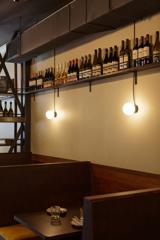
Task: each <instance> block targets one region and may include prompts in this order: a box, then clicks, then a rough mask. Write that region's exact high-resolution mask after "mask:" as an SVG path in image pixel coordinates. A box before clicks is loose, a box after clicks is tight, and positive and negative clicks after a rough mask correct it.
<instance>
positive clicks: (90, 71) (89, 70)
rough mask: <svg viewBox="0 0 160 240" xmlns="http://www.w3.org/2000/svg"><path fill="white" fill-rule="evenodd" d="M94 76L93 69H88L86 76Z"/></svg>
mask: <svg viewBox="0 0 160 240" xmlns="http://www.w3.org/2000/svg"><path fill="white" fill-rule="evenodd" d="M91 76H92V70H91V69H87V70H86V78H90V77H91Z"/></svg>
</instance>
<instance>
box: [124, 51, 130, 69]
mask: <svg viewBox="0 0 160 240" xmlns="http://www.w3.org/2000/svg"><path fill="white" fill-rule="evenodd" d="M128 62H129V57H128V54H125V55H124V64H123V69H126V68H128Z"/></svg>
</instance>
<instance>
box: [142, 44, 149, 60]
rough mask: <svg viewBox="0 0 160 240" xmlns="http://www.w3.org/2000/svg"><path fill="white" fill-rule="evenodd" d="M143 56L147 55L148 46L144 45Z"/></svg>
mask: <svg viewBox="0 0 160 240" xmlns="http://www.w3.org/2000/svg"><path fill="white" fill-rule="evenodd" d="M143 57H149V47H148V46H146V47H144V50H143Z"/></svg>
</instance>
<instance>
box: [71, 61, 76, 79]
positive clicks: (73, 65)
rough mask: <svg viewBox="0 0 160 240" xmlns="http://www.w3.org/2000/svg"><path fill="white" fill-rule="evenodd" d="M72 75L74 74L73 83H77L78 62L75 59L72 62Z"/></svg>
mask: <svg viewBox="0 0 160 240" xmlns="http://www.w3.org/2000/svg"><path fill="white" fill-rule="evenodd" d="M71 74H72V81H76V80H77V72H76V62H75V60H74V59H73V60H72V68H71Z"/></svg>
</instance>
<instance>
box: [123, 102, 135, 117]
mask: <svg viewBox="0 0 160 240" xmlns="http://www.w3.org/2000/svg"><path fill="white" fill-rule="evenodd" d="M122 110H123V113H124V114H125V115H127V116H132V115H133V114H134V113H137V112H138V106H137V105H135V104H134V103H131V102H128V103H125V104H124V105H123V108H122Z"/></svg>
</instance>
